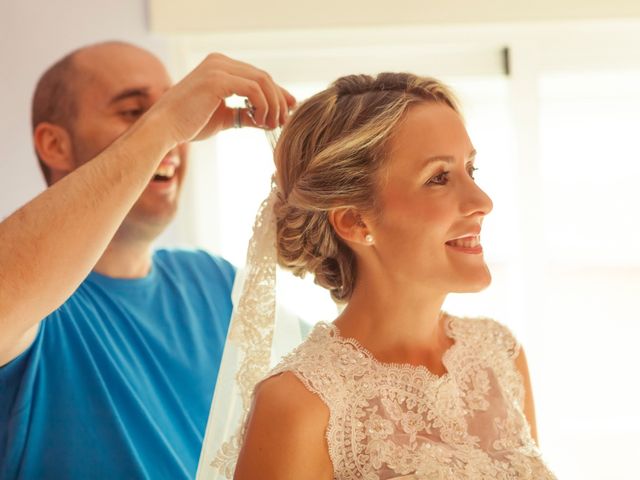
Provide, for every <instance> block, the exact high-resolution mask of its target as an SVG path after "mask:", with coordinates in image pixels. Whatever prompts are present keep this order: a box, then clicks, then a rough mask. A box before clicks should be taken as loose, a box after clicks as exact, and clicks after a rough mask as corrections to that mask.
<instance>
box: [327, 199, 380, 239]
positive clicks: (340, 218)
mask: <svg viewBox="0 0 640 480" xmlns="http://www.w3.org/2000/svg"><path fill="white" fill-rule="evenodd" d="M329 222H330V223H331V225H332V226H333V229H334V230H335V232H336V233H337V234H338V236H339V237H340V238H341V239H342V240H344V241H345V242H346V243H347V244H354V243H355V244H359V245H367V246H368V245H371V244H372V243H373V236H372V233H371V230H370V228H369V226H368V225H367V221H366V220H365V219H364V217H363V216H362V215H361V214H360V213H359V212H357V211H356V210H355V209H354V208H352V207H342V208H336V209H334V210H331V211H330V212H329Z"/></svg>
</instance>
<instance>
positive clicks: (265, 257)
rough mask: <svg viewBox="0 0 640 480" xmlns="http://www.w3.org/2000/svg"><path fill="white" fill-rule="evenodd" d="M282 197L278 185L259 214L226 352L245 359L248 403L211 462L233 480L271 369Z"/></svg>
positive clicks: (240, 388)
mask: <svg viewBox="0 0 640 480" xmlns="http://www.w3.org/2000/svg"><path fill="white" fill-rule="evenodd" d="M276 197H277V192H276V187H275V186H274V185H272V189H271V193H270V195H269V197H268V198H267V199H266V200H265V201H264V202H263V203H262V205H261V206H260V208H259V210H258V214H257V215H256V220H255V223H254V225H253V235H252V237H251V241H250V243H249V247H248V253H247V269H246V279H245V282H244V284H243V286H242V293H241V296H240V300H239V303H238V306H237V308H236V309H235V310H234V312H233V316H232V318H231V323H230V326H229V334H228V336H227V343H226V346H225V353H226V349H231V350H233V351H234V352H237V354H238V357H239V360H237V361H238V362H239V366H238V368H237V372H236V375H235V386H234V388H235V389H236V390H237V392H236V395H235V398H238V397H239V398H240V399H241V403H242V411H241V421H240V423H239V425H238V428H237V430H236V433H235V434H234V435H232V436H231V437H230V438H228V439H226V440H225V441H224V442H223V443H222V444H221V446H220V448H219V449H218V451H217V452H216V455H215V458H214V459H213V461H212V462H211V463H210V466H212V467H214V468H215V469H217V471H218V472H219V473H222V474H224V475H225V477H226V478H231V477H232V476H233V473H234V471H235V466H236V462H237V460H238V455H239V453H240V448H241V444H242V442H241V438H242V437H243V429H244V424H245V419H246V417H247V415H248V413H249V409H250V407H251V402H252V398H253V389H254V387H255V385H257V384H258V383H259V382H260V380H261V379H262V378H264V377H265V375H266V374H267V372H268V370H269V362H270V358H271V345H272V341H273V331H274V319H275V308H276V299H275V291H276V289H275V282H276V270H275V268H276V248H275V238H276V234H275V231H276V221H275V215H274V213H273V205H274V202H275V200H276ZM223 360H224V357H223ZM230 368H233V367H230ZM219 378H220V377H219ZM217 389H218V386H216V390H217ZM214 403H215V399H214ZM221 407H222V406H221ZM220 410H223V408H220ZM211 415H224V412H223V411H215V412H212V414H211Z"/></svg>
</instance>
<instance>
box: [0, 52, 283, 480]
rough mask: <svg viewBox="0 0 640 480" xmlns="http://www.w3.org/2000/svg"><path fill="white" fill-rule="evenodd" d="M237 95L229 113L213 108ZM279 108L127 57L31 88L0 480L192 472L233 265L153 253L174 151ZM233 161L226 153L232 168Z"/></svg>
mask: <svg viewBox="0 0 640 480" xmlns="http://www.w3.org/2000/svg"><path fill="white" fill-rule="evenodd" d="M232 94H237V95H240V96H245V97H247V98H248V99H249V100H250V101H251V103H252V104H253V105H254V107H255V113H254V114H253V119H254V120H252V118H251V115H249V114H248V113H247V112H246V111H240V115H239V117H238V118H234V115H235V114H236V112H234V111H233V110H232V109H229V108H227V107H226V106H225V103H224V99H225V98H226V97H228V96H230V95H232ZM293 104H294V99H293V98H292V97H291V95H289V94H288V93H287V92H286V91H285V90H284V89H282V88H281V87H279V86H278V85H277V84H275V83H274V82H273V80H272V79H271V78H270V77H269V75H267V74H266V73H265V72H263V71H261V70H259V69H257V68H254V67H252V66H251V65H247V64H244V63H242V62H238V61H235V60H232V59H230V58H227V57H225V56H223V55H219V54H214V55H210V56H209V57H207V58H206V59H205V60H204V61H203V62H202V63H201V64H200V65H199V66H198V67H197V68H196V69H195V70H194V71H193V72H191V73H190V74H189V75H187V77H185V78H184V79H183V80H182V81H181V82H180V83H178V84H177V85H175V86H173V87H172V86H171V80H170V79H169V76H168V74H167V72H166V70H165V68H164V66H163V65H162V63H161V62H160V61H159V60H158V59H157V58H156V57H154V56H153V55H151V54H150V53H149V52H147V51H145V50H142V49H140V48H137V47H135V46H133V45H129V44H124V43H118V42H110V43H103V44H99V45H93V46H89V47H85V48H82V49H80V50H77V51H75V52H73V53H71V54H69V55H68V56H66V57H65V58H63V59H62V60H60V61H59V62H57V63H56V64H55V65H54V66H52V67H51V68H50V69H49V70H48V71H47V72H46V73H45V74H44V75H43V76H42V78H41V79H40V82H39V83H38V86H37V88H36V92H35V94H34V101H33V142H34V147H35V151H36V154H37V157H38V160H39V162H40V165H41V168H42V170H43V173H44V175H45V178H46V180H47V183H48V184H49V188H47V189H46V190H45V191H44V192H43V193H42V194H40V195H38V196H37V197H36V198H34V199H33V200H31V201H30V202H29V203H27V204H26V205H25V206H23V207H22V208H20V209H19V210H18V211H16V212H15V213H14V214H12V215H11V216H9V217H8V218H7V219H5V220H4V221H3V222H2V223H0V238H1V239H2V248H1V249H0V478H2V479H13V478H25V479H48V478H51V479H62V478H65V479H68V478H71V479H76V478H82V479H87V478H109V479H112V480H113V479H120V478H152V479H160V478H170V479H178V478H193V477H194V476H195V472H196V466H197V461H198V456H199V452H200V446H201V443H202V437H203V433H204V429H205V424H206V421H207V415H208V411H209V405H210V402H211V398H212V394H213V389H214V385H215V379H216V375H217V371H218V367H219V363H220V358H221V355H222V348H223V345H224V340H225V337H226V332H227V327H228V323H229V317H230V313H231V300H230V292H231V287H232V283H233V279H234V269H233V267H232V266H231V265H230V264H229V263H228V262H226V261H225V260H224V259H222V258H219V257H215V256H211V255H209V254H207V253H205V252H203V251H175V250H173V251H172V250H157V251H153V249H152V242H153V241H154V239H155V238H156V237H157V236H158V235H159V234H160V233H161V232H162V231H163V230H164V228H165V227H166V226H167V224H168V223H169V222H170V221H171V219H172V218H173V216H174V214H175V211H176V207H177V204H178V200H179V196H180V189H181V185H182V181H183V178H184V174H185V169H186V166H187V158H186V149H185V144H186V142H189V141H191V140H194V139H202V138H207V137H210V136H211V135H214V134H215V133H216V132H218V131H220V130H221V129H225V128H229V127H231V126H233V124H234V122H235V121H238V120H239V121H240V122H241V123H242V124H244V125H246V126H250V125H251V126H253V125H254V122H255V126H257V127H260V128H267V129H268V128H274V127H276V126H278V125H281V124H282V123H284V120H285V115H286V112H287V111H288V109H289V108H290V107H291V106H292V105H293ZM236 160H238V159H230V161H236Z"/></svg>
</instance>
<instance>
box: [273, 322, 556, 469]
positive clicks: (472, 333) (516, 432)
mask: <svg viewBox="0 0 640 480" xmlns="http://www.w3.org/2000/svg"><path fill="white" fill-rule="evenodd" d="M445 331H447V335H449V336H450V337H451V338H453V339H454V344H453V345H452V346H451V347H450V348H449V349H448V350H447V351H446V352H445V354H444V355H443V364H445V366H446V368H447V372H446V373H445V374H444V375H442V376H437V375H435V374H433V373H432V372H431V371H430V370H428V369H427V368H426V367H421V366H414V365H410V364H386V363H382V362H379V361H378V360H377V359H375V357H373V355H372V354H371V353H370V352H369V351H368V350H366V349H364V348H363V347H362V346H361V345H360V344H359V342H357V341H356V340H355V339H349V338H343V337H341V336H340V335H339V330H338V328H337V327H336V326H335V325H328V324H319V325H317V326H316V328H314V330H313V331H312V333H311V335H310V336H309V338H308V339H307V341H305V342H304V343H303V344H302V345H301V346H300V347H298V348H297V349H296V350H294V352H293V353H292V354H290V355H289V356H287V357H286V358H285V359H284V360H283V362H282V363H281V364H280V365H279V366H278V367H276V368H275V369H274V370H273V371H272V372H271V373H270V375H275V374H277V373H281V372H284V371H290V372H292V373H294V374H295V375H296V377H297V378H299V379H300V381H301V382H302V383H303V384H304V385H305V387H306V388H307V389H308V390H309V391H311V392H313V393H315V394H317V395H318V396H319V397H320V399H321V400H322V401H323V402H324V403H325V404H326V405H327V407H328V409H329V423H328V425H327V430H326V432H325V436H326V438H327V443H328V447H329V455H330V458H331V461H332V464H333V467H334V475H335V478H340V479H367V480H368V479H372V480H373V479H379V478H380V479H391V478H399V476H406V475H409V476H408V477H407V478H434V479H436V478H437V479H458V478H473V479H476V478H487V479H489V478H490V479H510V478H545V479H552V478H554V477H553V475H552V474H551V473H550V472H549V471H548V469H547V468H546V466H545V465H544V463H543V462H542V461H541V460H540V454H539V452H538V450H537V447H536V446H535V443H534V442H533V440H532V439H531V435H530V430H529V426H528V424H527V422H526V418H525V417H524V414H523V411H522V405H523V401H522V400H523V395H524V386H523V384H522V378H521V375H520V373H519V372H518V370H517V368H516V366H515V363H514V361H513V358H514V357H515V356H516V355H517V353H518V351H519V344H518V343H517V341H516V340H515V339H514V337H513V336H512V335H511V333H510V332H509V330H508V329H507V328H506V327H504V326H502V325H500V324H498V323H497V322H494V321H492V320H489V319H473V320H471V319H458V318H455V317H449V318H447V321H446V323H445ZM445 357H446V361H445ZM487 442H488V443H487ZM413 475H415V477H413Z"/></svg>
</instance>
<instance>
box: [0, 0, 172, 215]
mask: <svg viewBox="0 0 640 480" xmlns="http://www.w3.org/2000/svg"><path fill="white" fill-rule="evenodd" d="M109 39H120V40H127V41H131V42H134V43H136V44H138V45H141V46H143V47H146V48H149V49H150V50H152V51H153V52H154V53H156V54H158V55H159V56H160V57H161V58H162V57H165V56H166V55H165V52H166V42H165V41H163V40H161V39H160V38H158V37H153V36H152V35H150V34H149V33H148V28H147V20H146V1H145V0H110V1H109V2H101V1H97V0H89V1H87V0H63V1H47V0H38V1H35V0H2V2H0V108H1V110H0V135H1V137H0V164H1V165H2V169H1V171H2V174H0V219H2V218H5V217H6V216H8V215H9V214H10V213H11V212H13V211H14V210H15V209H16V208H18V207H19V206H20V205H22V204H23V203H25V202H26V201H27V200H29V199H30V198H31V197H33V196H34V195H36V194H37V193H38V192H40V191H41V190H42V189H43V188H44V181H43V180H42V175H41V173H40V170H39V168H38V163H37V160H36V157H35V154H34V153H33V149H32V146H31V128H30V105H31V95H32V92H33V89H34V88H35V84H36V82H37V80H38V78H39V76H40V74H41V73H42V72H43V71H44V70H45V69H46V68H48V67H49V66H50V65H51V64H52V63H54V62H55V61H56V60H57V59H58V58H60V57H62V56H63V55H64V54H66V53H68V52H69V51H71V50H73V49H75V48H77V47H79V46H82V45H85V44H88V43H93V42H96V41H101V40H109Z"/></svg>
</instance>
